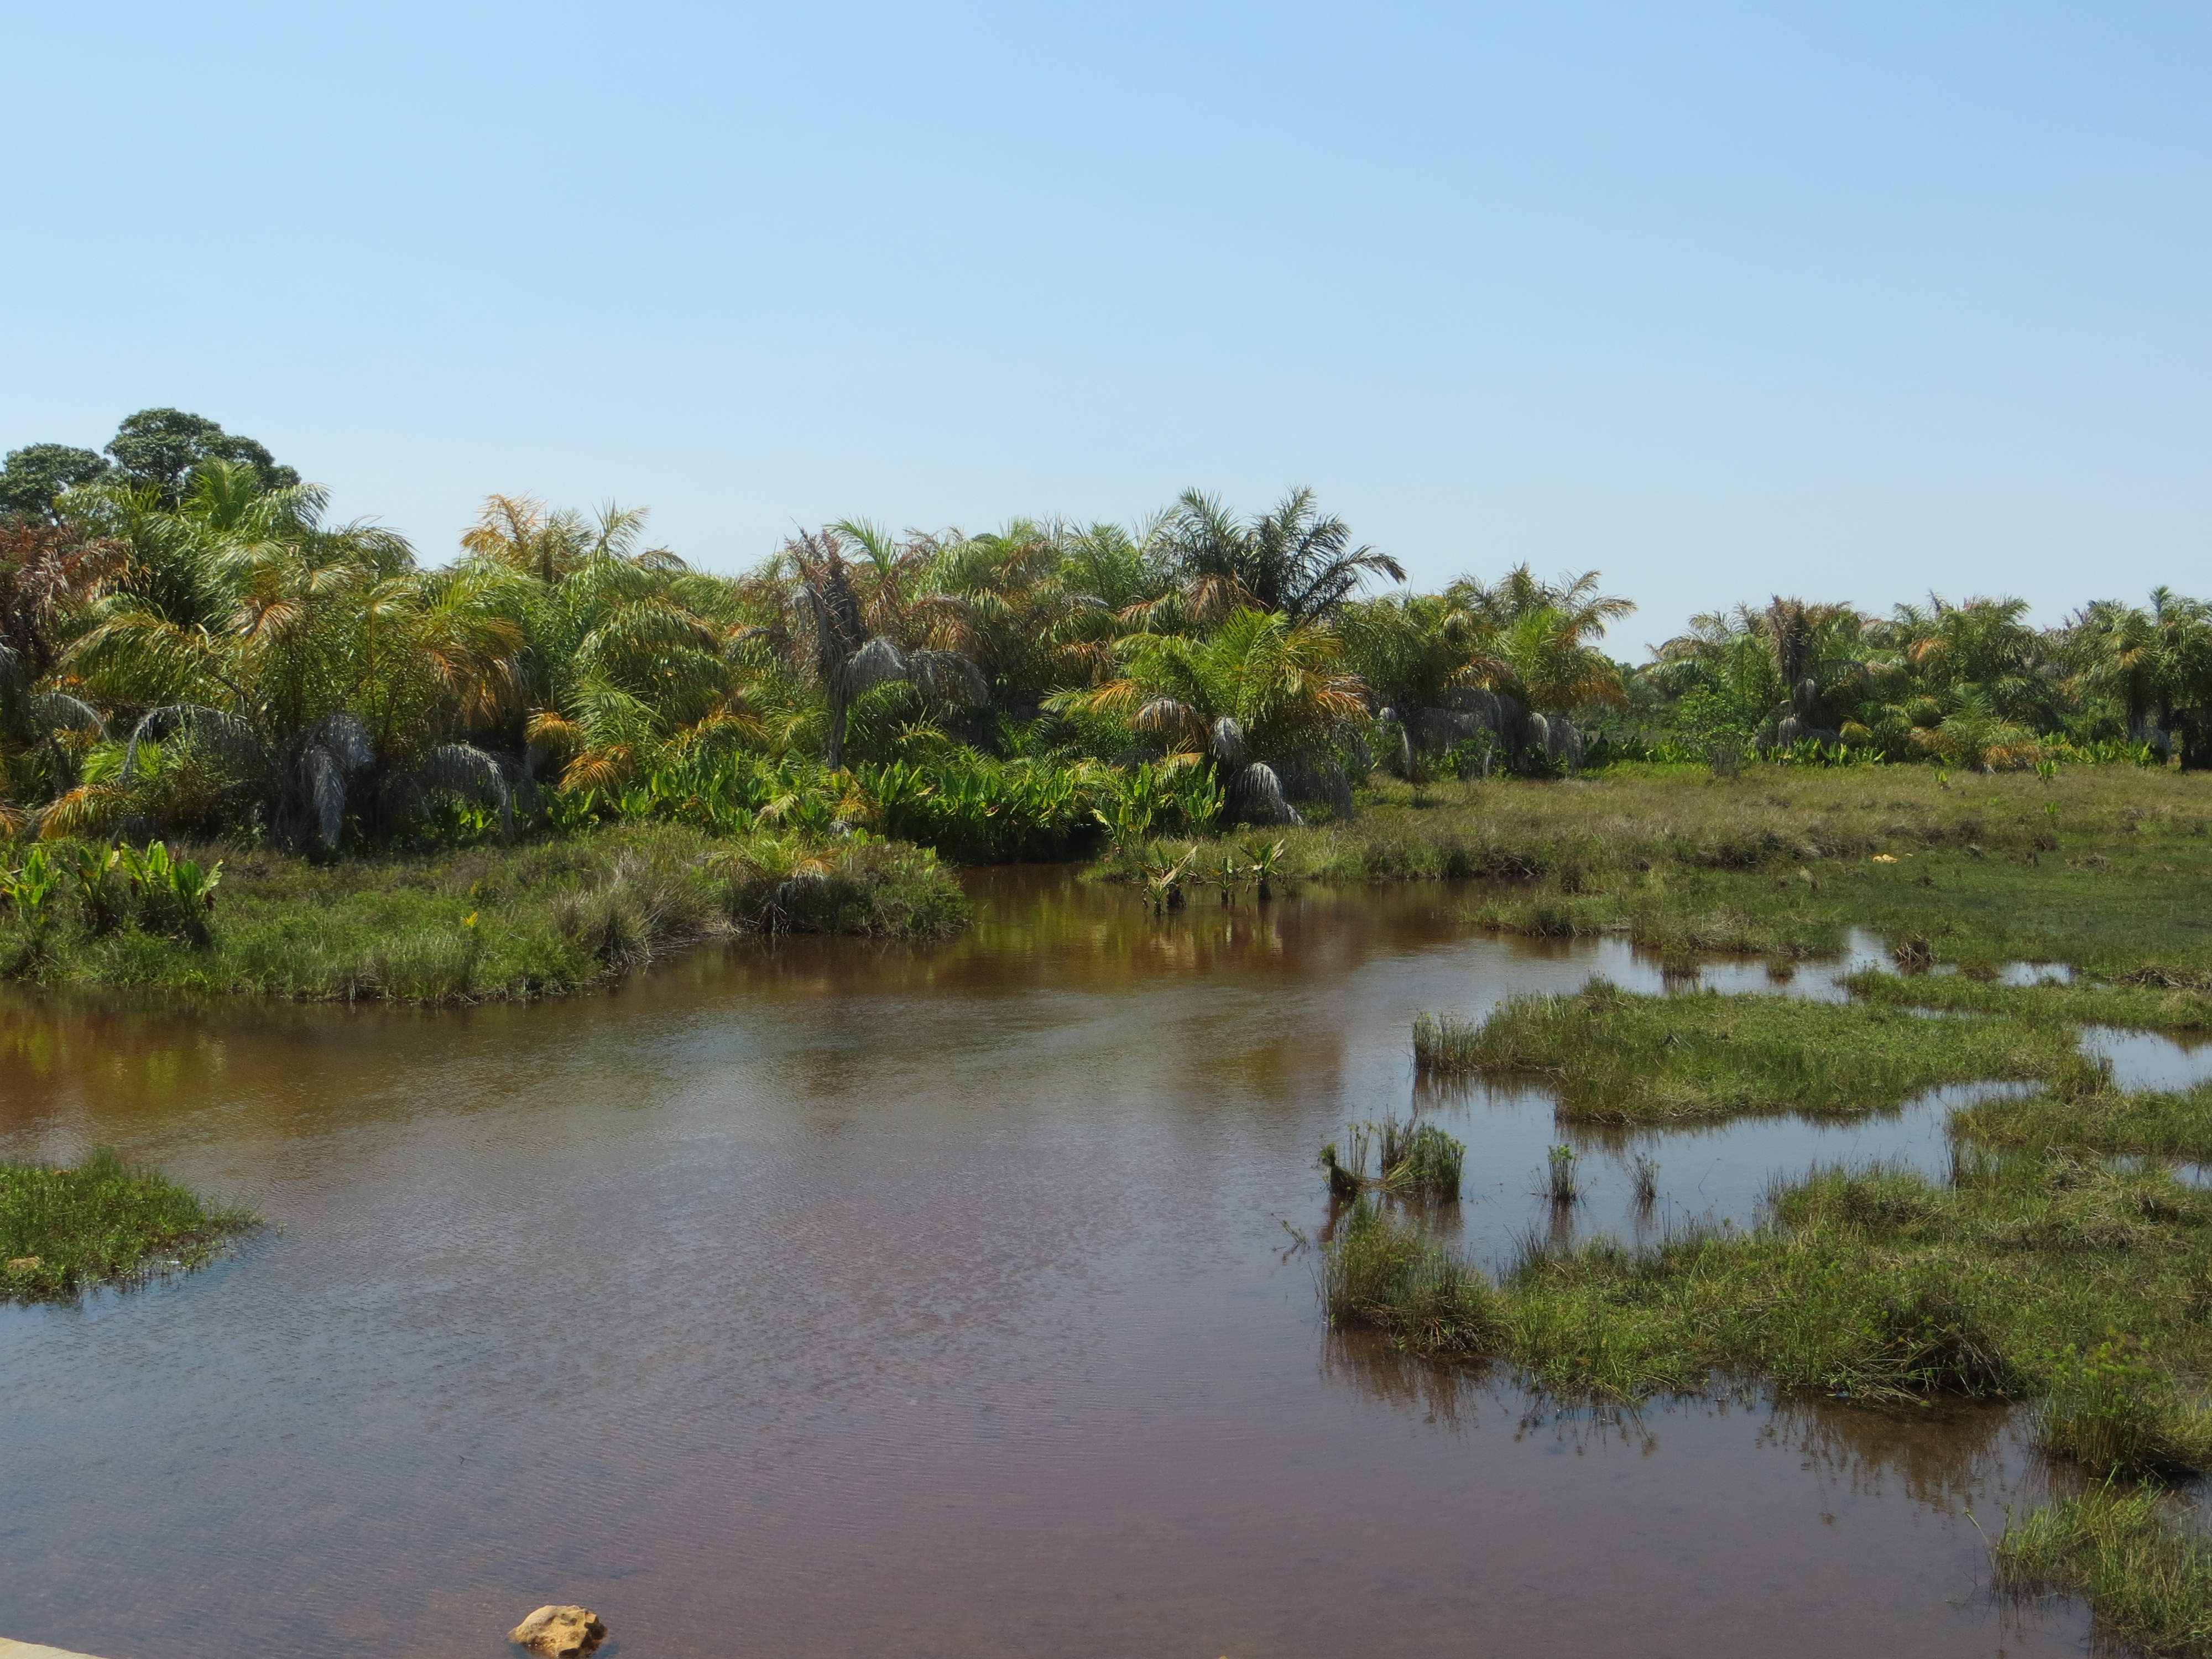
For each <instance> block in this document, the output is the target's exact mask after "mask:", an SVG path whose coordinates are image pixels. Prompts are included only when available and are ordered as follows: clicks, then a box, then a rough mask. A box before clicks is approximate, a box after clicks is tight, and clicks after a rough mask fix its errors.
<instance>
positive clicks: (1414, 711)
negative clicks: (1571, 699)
mask: <svg viewBox="0 0 2212 1659" xmlns="http://www.w3.org/2000/svg"><path fill="white" fill-rule="evenodd" d="M1337 631H1338V632H1339V633H1340V635H1342V637H1343V640H1344V642H1345V650H1346V655H1347V656H1348V658H1349V659H1350V661H1351V663H1352V666H1353V668H1354V669H1355V670H1356V671H1357V672H1358V676H1359V678H1360V680H1361V682H1362V684H1364V685H1365V686H1366V688H1367V696H1368V701H1369V702H1370V705H1372V709H1373V712H1374V713H1375V714H1376V715H1377V716H1378V717H1381V718H1383V720H1384V721H1385V723H1386V729H1387V728H1388V727H1389V726H1395V730H1396V732H1397V744H1398V753H1397V756H1396V757H1395V763H1396V765H1397V767H1398V769H1399V770H1400V771H1401V772H1402V773H1404V774H1405V775H1407V777H1414V776H1416V775H1418V774H1419V771H1420V769H1421V768H1422V767H1423V766H1424V765H1425V763H1426V762H1427V761H1428V760H1429V759H1430V758H1431V757H1433V756H1435V755H1437V754H1440V753H1442V752H1443V751H1444V750H1449V749H1451V748H1452V747H1454V746H1455V744H1459V743H1462V742H1464V741H1466V740H1468V739H1469V738H1474V737H1476V736H1478V735H1479V734H1480V733H1481V732H1490V733H1492V734H1493V735H1501V734H1502V733H1503V731H1504V724H1505V717H1504V709H1503V706H1502V705H1501V704H1500V702H1499V701H1498V697H1497V696H1496V695H1495V694H1493V693H1492V691H1491V690H1490V689H1489V688H1490V687H1491V686H1492V685H1493V684H1501V683H1503V682H1504V680H1506V679H1507V678H1510V674H1511V670H1510V667H1509V665H1507V663H1506V662H1505V660H1504V658H1502V657H1501V656H1499V655H1498V635H1497V629H1496V628H1495V627H1494V626H1492V623H1490V622H1489V620H1488V619H1487V618H1486V617H1479V616H1477V615H1475V614H1474V613H1473V612H1471V611H1468V610H1467V609H1465V608H1464V607H1463V606H1461V605H1455V604H1453V603H1452V602H1451V601H1450V600H1449V599H1446V598H1444V597H1443V595H1441V594H1431V593H1415V594H1408V595H1406V596H1403V597H1397V596H1393V597H1389V598H1384V599H1370V600H1367V601H1365V602H1364V603H1362V604H1357V605H1346V606H1345V607H1344V609H1343V611H1341V612H1340V614H1339V616H1338V618H1337Z"/></svg>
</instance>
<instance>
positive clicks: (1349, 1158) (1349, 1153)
mask: <svg viewBox="0 0 2212 1659" xmlns="http://www.w3.org/2000/svg"><path fill="white" fill-rule="evenodd" d="M1341 1139H1342V1140H1343V1143H1344V1148H1345V1151H1344V1152H1343V1153H1342V1154H1340V1153H1339V1152H1338V1150H1337V1143H1336V1142H1335V1141H1334V1140H1333V1141H1331V1142H1329V1143H1328V1145H1327V1146H1323V1147H1322V1149H1321V1157H1320V1160H1319V1162H1320V1167H1321V1168H1322V1170H1325V1171H1326V1172H1327V1174H1328V1188H1329V1192H1330V1194H1331V1195H1332V1196H1334V1197H1335V1198H1338V1199H1351V1198H1357V1197H1358V1196H1359V1195H1360V1194H1363V1193H1364V1192H1368V1191H1370V1190H1373V1191H1377V1192H1382V1193H1384V1194H1389V1196H1390V1197H1393V1198H1417V1199H1423V1200H1428V1201H1430V1202H1432V1203H1443V1204H1448V1203H1454V1202H1456V1201H1457V1200H1458V1198H1459V1187H1460V1175H1461V1171H1462V1169H1463V1168H1464V1166H1465V1164H1466V1162H1467V1146H1466V1143H1465V1142H1463V1141H1461V1140H1458V1139H1455V1138H1453V1137H1452V1136H1450V1135H1448V1134H1446V1133H1444V1132H1443V1130H1442V1129H1439V1128H1437V1127H1436V1125H1434V1124H1432V1123H1417V1122H1401V1121H1399V1120H1398V1119H1396V1118H1390V1119H1388V1120H1386V1121H1383V1122H1381V1123H1354V1124H1350V1125H1348V1126H1346V1129H1345V1132H1344V1133H1343V1135H1342V1137H1341ZM1370 1152H1374V1153H1376V1155H1377V1156H1376V1166H1375V1169H1376V1172H1375V1173H1374V1174H1373V1175H1371V1176H1370V1174H1368V1172H1367V1168H1368V1158H1369V1157H1370Z"/></svg>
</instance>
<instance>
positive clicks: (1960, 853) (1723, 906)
mask: <svg viewBox="0 0 2212 1659" xmlns="http://www.w3.org/2000/svg"><path fill="white" fill-rule="evenodd" d="M1424 801H1425V805H1421V806H1418V807H1417V806H1415V805H1413V798H1412V793H1411V792H1410V791H1409V790H1408V789H1407V787H1405V786H1403V785H1401V784H1395V783H1390V782H1383V781H1378V782H1376V784H1374V785H1373V786H1372V787H1370V788H1368V789H1366V790H1365V791H1364V792H1363V793H1362V795H1361V796H1360V798H1359V802H1358V811H1356V812H1355V813H1354V814H1353V815H1352V817H1349V818H1347V819H1344V820H1341V821H1339V822H1334V823H1326V824H1321V825H1316V826H1315V827H1313V828H1310V829H1291V830H1288V831H1285V832H1284V834H1283V840H1284V842H1285V848H1284V853H1283V857H1282V865H1283V870H1284V873H1285V875H1286V876H1294V877H1296V878H1299V879H1302V880H1307V881H1323V882H1358V881H1377V880H1436V879H1445V880H1469V881H1485V882H1490V883H1492V884H1496V885H1495V889H1494V890H1492V891H1491V892H1489V893H1486V894H1484V895H1482V896H1480V898H1479V899H1477V900H1476V901H1475V903H1474V907H1473V910H1472V914H1473V915H1474V916H1475V917H1476V918H1477V919H1478V920H1480V921H1484V922H1485V923H1486V925H1489V926H1493V927H1501V928H1526V929H1527V930H1528V931H1531V932H1534V933H1543V934H1547V935H1550V936H1553V937H1561V936H1572V935H1573V934H1575V933H1583V932H1589V931H1597V932H1615V931H1618V932H1624V933H1629V934H1630V935H1631V936H1632V938H1635V939H1637V940H1638V943H1639V944H1642V945H1645V946H1646V947H1648V948H1650V949H1653V950H1656V951H1660V952H1661V953H1662V954H1670V955H1679V954H1684V953H1692V952H1698V951H1751V952H1754V953H1757V954H1761V955H1768V956H1772V957H1780V958H1783V959H1790V958H1794V957H1801V956H1803V955H1805V954H1819V953H1822V952H1825V951H1830V950H1832V949H1833V948H1835V945H1837V944H1838V943H1839V942H1840V940H1841V938H1842V930H1843V929H1844V928H1846V927H1853V926H1857V927H1868V928H1870V929H1872V930H1874V931H1875V932H1876V933H1880V934H1881V935H1882V936H1883V938H1884V939H1886V940H1887V941H1888V942H1889V943H1891V944H1892V945H1894V944H1896V943H1899V942H1900V941H1903V940H1907V939H1924V940H1925V941H1926V942H1927V945H1928V947H1929V954H1930V957H1931V958H1932V959H1934V960H1938V961H1944V962H1956V963H1964V964H1967V965H1969V966H1986V967H1990V968H1996V967H1998V966H2001V965H2002V964H2003V963H2008V962H2013V961H2022V960H2026V961H2066V962H2071V963H2075V964H2077V965H2079V966H2081V967H2083V968H2085V969H2090V970H2091V971H2093V972H2095V973H2099V974H2101V975H2106V976H2107V977H2118V976H2120V975H2127V974H2134V973H2139V972H2142V971H2145V970H2146V969H2153V970H2155V971H2156V972H2158V973H2160V974H2162V975H2165V976H2166V978H2167V979H2169V980H2172V981H2186V982H2191V983H2193V984H2194V987H2195V988H2197V989H2200V990H2201V989H2204V988H2207V987H2208V986H2212V978H2208V977H2207V976H2208V975H2212V923H2208V922H2207V921H2204V920H2203V919H2204V918H2206V917H2208V916H2212V834H2209V833H2208V829H2212V775H2206V774H2200V773H2179V772H2160V771H2149V770H2144V769H2140V768H2136V767H2122V766H2107V767H2073V768H2063V769H2061V770H2060V772H2059V773H2058V775H2057V776H2056V777H2055V778H2054V779H2052V780H2051V781H2048V782H2045V781H2042V780H2040V779H2039V778H2037V777H2035V776H2033V775H2030V774H2000V775H1991V776H1981V775H1968V774H1963V773H1961V774H1954V775H1951V776H1950V777H1949V778H1948V779H1946V778H1944V777H1942V776H1941V775H1939V774H1937V773H1936V771H1935V770H1933V769H1929V768H1924V767H1916V766H1898V767H1873V768H1865V769H1859V768H1850V769H1835V770H1827V771H1823V770H1818V769H1802V768H1795V767H1782V766H1771V765H1766V764H1762V763H1753V764H1748V765H1746V766H1745V767H1744V768H1743V769H1742V771H1741V775H1740V776H1739V777H1737V778H1735V779H1734V780H1723V779H1715V778H1713V777H1712V776H1711V775H1709V774H1708V772H1707V771H1706V769H1704V768H1702V767H1694V768H1693V767H1661V766H1644V765H1635V766H1626V765H1625V766H1618V767H1613V768H1608V769H1607V770H1605V771H1604V772H1602V773H1601V774H1598V775H1593V776H1590V777H1588V778H1583V779H1571V780H1565V781H1553V782H1536V781H1523V780H1502V779H1500V780H1490V781H1482V782H1442V783H1437V784H1434V785H1431V786H1429V787H1427V789H1426V790H1425V794H1424ZM2046 809H2050V810H2046ZM1184 844H1187V843H1184ZM1877 854H1879V855H1881V856H1882V857H1883V858H1886V859H1887V860H1889V861H1888V862H1877V861H1876V855H1877ZM1117 857H1118V855H1117ZM1099 873H1100V874H1101V875H1102V876H1103V877H1105V878H1108V879H1133V878H1134V874H1135V872H1134V871H1133V868H1125V867H1123V864H1122V863H1121V862H1117V861H1116V860H1115V859H1111V858H1109V860H1107V862H1106V863H1105V864H1104V865H1103V866H1100V870H1099ZM1923 878H1924V881H1923Z"/></svg>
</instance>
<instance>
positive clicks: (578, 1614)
mask: <svg viewBox="0 0 2212 1659" xmlns="http://www.w3.org/2000/svg"><path fill="white" fill-rule="evenodd" d="M606 1639H607V1627H606V1626H605V1625H603V1624H601V1623H600V1622H599V1615H598V1614H597V1613H593V1612H592V1611H591V1610H590V1609H589V1608H588V1607H540V1608H538V1611H537V1612H535V1613H532V1614H531V1615H530V1617H529V1618H527V1619H526V1620H523V1621H522V1622H521V1623H520V1624H519V1625H517V1626H515V1627H514V1628H513V1630H511V1631H509V1632H507V1640H508V1641H510V1642H513V1644H515V1645H516V1646H518V1647H520V1648H524V1649H526V1650H528V1651H530V1652H532V1653H534V1654H536V1655H538V1659H585V1656H586V1655H587V1654H589V1653H591V1652H592V1650H593V1649H595V1648H597V1647H598V1646H599V1644H600V1643H602V1642H604V1641H605V1640H606Z"/></svg>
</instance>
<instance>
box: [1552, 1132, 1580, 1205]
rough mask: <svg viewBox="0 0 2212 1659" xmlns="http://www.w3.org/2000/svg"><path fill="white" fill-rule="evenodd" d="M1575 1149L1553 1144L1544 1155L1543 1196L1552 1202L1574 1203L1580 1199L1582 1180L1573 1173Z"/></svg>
mask: <svg viewBox="0 0 2212 1659" xmlns="http://www.w3.org/2000/svg"><path fill="white" fill-rule="evenodd" d="M1575 1164H1576V1158H1575V1149H1574V1148H1573V1147H1571V1146H1554V1147H1553V1148H1552V1150H1551V1151H1550V1152H1547V1153H1546V1154H1545V1155H1544V1196H1546V1197H1547V1198H1548V1199H1550V1200H1552V1202H1553V1203H1554V1204H1561V1205H1565V1204H1575V1203H1579V1202H1580V1201H1581V1200H1582V1195H1583V1189H1582V1182H1581V1181H1580V1179H1579V1178H1578V1177H1577V1175H1576V1173H1575Z"/></svg>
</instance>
